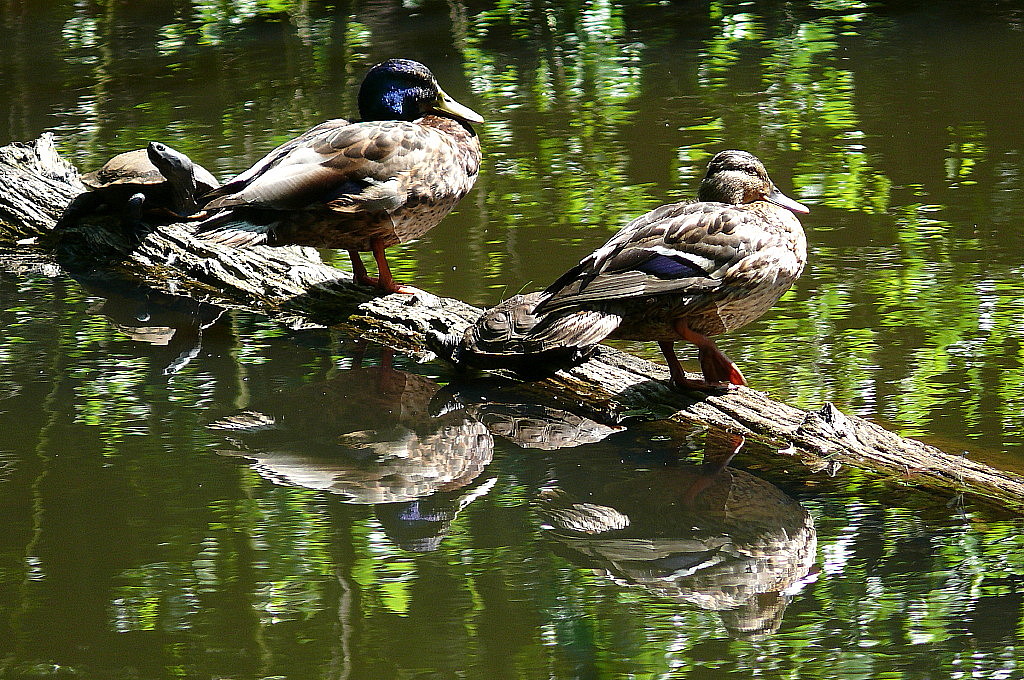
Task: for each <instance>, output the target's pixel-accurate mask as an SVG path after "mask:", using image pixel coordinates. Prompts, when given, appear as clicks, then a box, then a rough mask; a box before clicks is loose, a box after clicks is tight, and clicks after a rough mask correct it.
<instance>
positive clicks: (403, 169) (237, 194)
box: [206, 121, 459, 212]
mask: <svg viewBox="0 0 1024 680" xmlns="http://www.w3.org/2000/svg"><path fill="white" fill-rule="evenodd" d="M341 122H343V121H337V122H336V121H328V122H327V123H321V124H320V125H319V126H317V127H315V128H313V129H311V130H309V131H308V132H306V133H305V134H303V135H302V136H300V137H298V138H296V139H294V140H292V141H291V142H287V143H285V144H283V145H281V146H280V147H278V148H277V149H275V150H274V151H272V152H271V153H270V154H268V155H267V157H265V158H264V159H263V160H261V161H260V162H259V163H257V164H256V165H255V166H253V167H252V168H250V169H249V170H248V171H246V172H245V173H242V175H240V176H239V177H238V178H236V179H235V180H232V182H230V183H229V184H228V185H226V186H225V187H224V189H223V190H221V191H219V192H218V196H217V197H215V198H214V199H213V200H211V201H210V202H209V203H207V205H206V208H207V209H208V210H213V209H219V208H234V207H247V208H260V209H270V210H301V209H305V208H309V207H314V206H324V207H327V208H329V209H331V210H335V211H340V212H361V211H367V212H379V211H383V210H388V211H390V210H394V209H395V208H397V207H399V206H401V205H403V204H404V203H405V201H406V199H407V198H408V195H409V193H410V191H413V190H414V189H415V188H416V187H418V186H421V185H422V186H428V185H429V184H430V182H420V181H419V179H418V178H417V177H416V176H415V175H416V174H417V173H420V174H422V173H424V172H429V171H430V168H438V167H440V168H447V167H451V165H454V164H457V163H458V160H459V154H458V150H457V149H456V148H455V144H454V143H453V142H452V141H451V140H449V139H448V138H447V136H446V135H445V134H444V133H443V132H440V131H439V130H437V129H435V128H432V127H428V126H423V125H419V124H416V123H409V122H405V121H372V122H363V123H348V124H344V125H342V124H339V123H341ZM232 185H234V186H232ZM225 191H228V192H230V193H225Z"/></svg>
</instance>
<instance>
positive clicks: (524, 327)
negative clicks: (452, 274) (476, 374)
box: [454, 291, 593, 372]
mask: <svg viewBox="0 0 1024 680" xmlns="http://www.w3.org/2000/svg"><path fill="white" fill-rule="evenodd" d="M543 295H544V293H543V292H540V291H538V292H535V293H527V294H526V295H514V296H512V297H510V298H509V299H507V300H505V301H503V302H501V303H500V304H498V305H495V306H494V307H491V308H490V309H487V310H486V311H484V313H483V314H481V315H480V318H478V319H477V320H476V323H474V324H473V325H472V326H470V327H469V328H467V329H466V332H465V333H464V334H463V336H462V338H461V339H460V340H459V343H458V347H457V348H456V350H455V352H454V354H455V360H456V362H457V363H459V364H460V365H465V366H473V367H477V368H510V369H514V370H517V371H520V372H524V371H525V372H534V371H539V372H544V371H547V370H549V369H550V368H551V367H553V366H556V365H561V366H564V365H567V364H572V363H577V362H579V361H581V360H583V359H585V358H586V357H587V356H589V354H590V353H591V351H592V349H593V348H592V347H589V346H587V347H580V346H577V345H566V346H552V345H550V344H549V343H546V342H543V341H539V340H538V339H537V338H535V337H531V334H530V332H531V331H532V330H533V329H534V328H535V327H536V326H537V325H538V324H540V323H541V321H543V320H544V318H545V315H543V314H542V315H537V314H534V311H533V310H534V308H536V306H537V304H538V303H539V302H540V301H541V299H542V296H543Z"/></svg>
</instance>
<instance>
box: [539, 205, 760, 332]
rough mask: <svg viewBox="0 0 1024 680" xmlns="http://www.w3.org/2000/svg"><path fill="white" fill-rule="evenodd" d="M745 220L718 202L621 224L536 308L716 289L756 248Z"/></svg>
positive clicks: (675, 207)
mask: <svg viewBox="0 0 1024 680" xmlns="http://www.w3.org/2000/svg"><path fill="white" fill-rule="evenodd" d="M750 219H751V216H750V215H749V214H748V213H747V212H745V211H743V210H737V209H733V208H730V207H729V206H727V205H725V204H722V203H676V204H673V205H667V206H662V207H661V208H658V209H657V210H653V211H651V212H650V213H647V214H646V215H643V216H641V217H639V218H637V219H636V220H634V221H633V222H632V223H630V224H628V225H626V227H624V228H623V229H622V230H621V231H620V232H619V233H618V234H616V235H615V236H613V237H612V238H611V239H610V240H609V241H608V242H607V243H606V244H605V245H603V246H601V247H600V248H598V249H597V250H596V251H594V253H593V254H591V255H590V256H589V257H587V258H585V259H584V260H583V261H582V262H580V264H579V265H577V266H576V267H574V268H572V269H570V270H569V271H568V272H566V273H565V274H564V275H562V276H561V277H560V278H559V279H558V280H557V281H555V283H553V284H552V285H551V286H549V287H548V289H547V290H546V292H547V293H548V295H549V297H548V298H547V299H546V300H545V301H544V302H543V303H542V304H541V305H540V306H538V311H539V312H550V311H553V310H555V309H560V308H564V307H571V306H576V305H585V304H587V303H592V302H601V301H610V300H622V299H626V298H634V297H645V296H653V295H665V294H670V293H671V294H682V295H694V296H698V295H701V294H704V293H707V292H708V291H711V290H714V289H717V288H719V287H720V286H722V285H723V282H724V281H725V279H726V274H727V273H728V272H729V271H730V270H731V269H732V268H734V267H735V265H736V264H737V263H739V262H740V261H741V260H743V258H745V257H746V256H748V255H749V254H750V253H751V252H752V250H753V249H755V248H756V244H755V243H752V242H751V238H750V233H752V232H753V230H752V229H748V228H745V227H747V226H748V225H747V223H748V221H749V220H750Z"/></svg>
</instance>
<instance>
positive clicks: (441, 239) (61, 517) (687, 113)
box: [0, 0, 1024, 679]
mask: <svg viewBox="0 0 1024 680" xmlns="http://www.w3.org/2000/svg"><path fill="white" fill-rule="evenodd" d="M0 25H2V27H3V30H4V41H3V42H2V44H0V82H2V83H3V84H4V89H5V93H4V97H3V98H0V113H2V115H0V143H6V142H8V141H11V140H28V139H33V138H35V137H37V136H38V135H39V134H40V133H42V132H44V131H52V132H54V133H55V134H56V136H57V139H58V145H59V147H60V148H61V150H62V152H63V153H65V154H66V155H67V156H68V157H69V158H71V159H72V160H73V161H74V162H75V163H76V164H78V165H79V166H80V167H81V168H83V169H90V168H92V167H95V166H96V165H98V164H100V163H102V162H103V161H104V160H105V159H106V158H108V157H109V156H111V155H113V154H114V153H117V152H120V151H123V150H127V149H131V148H136V147H139V146H142V145H144V143H145V142H147V141H149V140H151V139H158V140H160V141H164V142H167V143H169V144H171V145H173V146H175V147H177V148H180V149H182V150H184V151H186V152H188V153H189V154H190V155H191V156H192V157H193V158H195V159H196V160H199V161H200V162H202V163H203V164H205V165H206V166H207V167H209V168H210V169H211V170H213V171H214V172H215V173H216V174H218V175H220V176H221V177H227V176H230V175H232V174H234V173H236V172H239V171H241V170H243V169H245V168H246V167H248V166H249V165H250V164H251V163H252V162H253V161H255V160H256V159H257V158H259V157H260V156H261V155H262V154H263V153H264V152H265V151H267V150H269V149H270V148H272V147H273V146H274V145H276V144H277V143H280V142H281V141H283V140H285V139H287V138H288V137H290V136H292V135H294V134H296V133H298V132H300V131H302V130H304V129H305V128H307V127H309V126H311V125H312V124H315V123H316V122H319V121H321V120H324V119H326V118H332V117H338V116H345V115H352V112H353V111H354V91H355V88H356V86H357V85H358V82H359V80H360V78H361V77H362V74H363V73H364V72H365V70H366V68H367V67H368V66H369V65H371V64H373V63H375V62H377V61H379V60H381V59H384V58H387V57H390V56H406V57H411V58H415V59H419V60H421V61H423V62H424V63H426V64H428V65H429V66H430V67H431V68H432V69H433V70H434V72H435V73H436V74H437V75H438V77H439V79H440V81H441V83H442V85H443V86H444V87H445V89H446V90H447V91H448V92H450V93H451V94H452V95H454V96H455V97H456V98H457V99H459V100H460V101H462V102H464V103H466V104H468V105H470V106H472V107H473V108H475V109H477V110H479V111H480V112H481V113H483V114H484V116H485V118H486V119H487V123H485V124H484V125H483V126H480V128H479V130H480V133H481V138H482V142H483V148H484V154H485V155H484V168H483V171H482V173H481V176H480V179H479V182H478V183H477V187H476V188H475V189H474V191H473V192H472V193H471V194H470V195H469V196H468V197H467V198H466V199H465V200H464V201H463V202H462V203H461V204H460V206H459V207H458V209H457V211H456V212H455V213H453V214H452V215H451V216H449V217H448V218H446V219H445V221H444V222H443V223H442V224H441V225H440V226H438V227H437V228H436V229H434V230H433V231H432V232H430V234H429V235H428V236H427V237H426V238H425V239H423V240H421V241H420V242H417V243H413V244H410V245H407V246H404V247H401V248H396V249H395V255H394V256H393V257H392V263H393V264H394V265H395V269H396V275H397V276H399V277H400V278H401V280H403V281H409V282H413V283H415V285H417V286H420V287H422V288H425V289H427V290H430V291H432V292H435V293H438V294H442V295H448V296H453V297H459V298H462V299H466V300H468V301H470V302H473V303H477V304H493V303H495V302H497V301H498V300H500V299H502V298H503V297H507V296H508V295H511V294H513V293H515V292H518V291H520V290H533V289H536V288H540V287H542V286H544V285H546V284H547V283H549V282H550V281H551V280H552V279H553V278H554V277H555V276H557V275H558V274H559V273H561V272H562V271H564V270H565V269H566V268H567V267H569V266H570V265H572V264H574V263H575V262H576V261H578V260H579V258H580V257H582V256H583V255H585V254H587V253H589V252H590V251H591V250H592V249H593V248H595V247H596V246H598V245H600V244H601V243H602V242H603V241H604V240H605V239H607V238H608V236H609V235H610V234H611V233H613V232H614V231H615V230H617V229H618V228H619V227H620V226H621V225H622V224H624V223H625V222H627V221H628V220H629V219H631V218H632V217H635V216H637V215H639V214H641V213H643V212H645V211H646V210H649V209H651V208H653V207H655V206H657V205H659V204H662V203H665V202H669V201H675V200H680V199H683V198H686V197H689V196H691V195H692V193H693V192H694V189H695V186H696V182H697V181H698V180H699V177H700V176H701V174H702V172H703V167H704V165H705V164H706V162H707V160H708V159H709V158H710V156H711V155H712V154H713V153H715V152H716V151H718V150H721V149H723V148H743V149H747V150H750V151H752V152H754V153H756V154H757V155H758V156H759V157H761V158H762V159H763V160H764V162H765V164H766V166H767V167H768V169H769V171H770V172H771V174H772V177H773V178H774V179H775V181H776V182H777V183H778V184H779V185H780V187H781V188H782V189H783V190H784V191H786V192H787V193H789V194H790V195H792V196H794V197H795V198H798V199H799V200H801V201H802V202H804V203H806V204H807V205H808V206H810V207H811V209H812V212H811V214H810V215H808V216H806V217H805V218H804V220H803V221H804V224H805V227H806V229H807V232H808V243H809V247H810V263H809V265H808V269H807V271H806V272H805V274H804V276H803V278H802V279H801V280H800V281H799V282H798V284H797V285H796V286H795V287H794V289H793V290H792V291H791V292H790V293H789V294H787V296H786V297H785V298H784V299H783V300H782V301H781V302H780V303H779V304H778V305H777V306H776V307H775V308H774V309H773V310H772V311H771V312H770V313H769V314H768V315H767V316H766V317H765V318H763V319H762V320H760V321H759V322H757V323H755V324H753V325H752V326H750V327H748V328H745V329H743V330H741V331H739V332H737V333H735V334H733V335H732V336H728V337H725V338H723V339H722V340H721V342H720V343H719V344H720V345H721V346H722V348H723V349H724V350H725V351H726V352H727V353H729V354H730V355H731V356H732V357H733V358H735V359H736V360H737V362H738V363H739V364H740V366H741V367H742V368H743V371H744V373H745V375H746V376H747V378H748V380H749V381H750V383H751V384H752V386H754V387H756V388H758V389H763V390H767V391H769V392H771V393H772V394H774V395H776V396H777V397H779V398H780V399H782V400H784V401H787V402H790V403H794V404H797V405H801V406H805V407H818V406H820V405H821V403H822V402H823V401H826V400H830V401H834V402H836V403H837V404H839V405H840V406H841V407H842V408H843V409H844V410H847V411H851V412H855V413H858V414H860V415H864V416H866V417H869V418H873V419H876V420H878V421H881V422H884V423H886V424H887V425H888V426H890V427H892V428H893V429H896V430H898V431H900V432H902V433H904V434H907V435H913V436H918V437H921V438H924V439H927V440H930V441H933V442H935V443H938V444H939V445H940V446H942V447H943V448H945V449H946V450H948V451H952V452H956V451H961V450H963V451H966V452H968V453H967V454H966V455H970V456H976V457H982V458H985V459H988V460H994V461H997V462H1000V463H1001V464H1003V465H1005V466H1008V467H1020V463H1021V457H1022V456H1024V435H1022V430H1024V389H1022V386H1024V350H1022V336H1024V302H1022V300H1024V282H1022V273H1024V255H1022V253H1024V237H1022V235H1021V234H1022V231H1021V229H1020V225H1021V224H1022V223H1024V207H1022V205H1024V203H1022V199H1024V132H1022V130H1024V125H1022V123H1024V114H1022V113H1021V110H1022V104H1024V73H1022V72H1021V69H1020V68H1019V65H1020V64H1021V63H1022V60H1024V11H1022V10H1021V9H1020V8H1019V7H1018V6H1017V4H1015V3H1010V2H1003V3H968V2H963V3H957V2H931V3H923V2H922V3H914V2H898V3H882V4H872V5H868V4H866V3H857V2H845V1H842V0H838V1H828V0H819V1H818V2H812V3H790V4H784V3H767V2H764V3H762V2H748V3H719V2H713V3H707V2H679V3H675V2H662V3H659V2H617V3H615V2H579V3H576V2H545V1H537V2H517V1H515V0H513V1H511V2H503V3H485V2H470V3H459V2H447V3H442V2H417V1H415V0H414V1H412V2H408V1H407V2H405V3H399V2H389V1H384V0H381V1H378V2H364V3H331V2H316V1H315V0H310V1H307V2H294V1H290V0H277V1H272V0H253V1H252V2H243V1H241V0H234V1H228V0H224V1H220V2H215V1H199V0H193V1H191V2H190V1H187V0H175V1H173V2H155V1H149V2H145V1H132V2H117V1H115V0H97V1H94V2H69V1H63V2H61V1H54V2H37V1H35V0H21V1H18V0H0ZM345 260H346V258H345V257H344V256H343V255H342V256H341V257H338V258H337V262H338V263H339V264H340V265H343V266H344V265H345ZM0 328H2V329H3V332H2V337H0V518H2V520H3V529H2V530H0V677H3V678H42V677H55V678H65V677H80V678H126V679H127V678H164V677H166V678H254V679H255V678H296V679H300V678H369V679H378V678H382V679H383V678H456V677H458V678H487V679H490V678H522V679H533V678H696V679H703V678H726V677H728V678H743V679H746V678H755V677H762V678H850V679H860V678H864V679H869V678H871V679H873V678H914V679H917V678H921V679H925V678H929V679H930V678H943V679H945V678H967V677H971V678H991V679H1001V678H1021V677H1024V652H1022V651H1021V645H1022V644H1024V632H1022V631H1024V622H1022V610H1021V608H1022V604H1024V596H1022V595H1021V593H1022V591H1024V545H1022V543H1024V541H1022V539H1021V537H1020V530H1021V522H1020V520H1018V519H1014V518H1003V517H999V516H995V515H993V514H992V513H989V512H985V511H983V510H982V509H980V508H978V507H976V506H975V505H974V504H972V503H971V502H969V501H965V500H964V499H961V498H958V497H945V496H935V495H927V494H921V493H917V492H914V491H913V490H909V489H905V488H902V487H900V486H897V485H893V484H888V483H883V482H879V481H878V480H875V479H872V478H870V477H867V476H864V475H859V474H855V473H850V472H848V471H844V470H841V471H839V473H838V474H837V475H836V476H835V477H831V478H826V477H821V476H811V475H809V474H808V471H806V470H801V469H799V466H798V465H797V464H796V463H794V462H792V461H790V460H788V459H786V458H782V457H780V458H777V459H775V460H776V462H772V463H766V462H764V461H765V460H771V459H770V458H766V457H764V456H763V455H755V454H757V449H756V447H755V446H751V445H748V448H747V449H745V450H744V451H741V453H740V454H739V455H738V456H737V457H736V458H735V459H734V460H733V461H732V462H731V464H730V467H729V468H727V469H725V470H723V471H718V472H715V462H716V461H721V460H722V456H723V455H724V453H725V452H726V451H727V450H728V446H729V444H728V442H725V441H723V440H722V437H721V436H720V435H719V434H717V433H705V432H702V431H694V432H688V431H680V430H678V429H672V428H669V427H666V426H664V425H662V424H658V423H632V424H630V425H629V426H628V427H626V428H625V429H620V430H615V431H612V430H609V429H607V428H603V427H601V426H598V425H596V424H593V423H587V422H585V421H581V420H580V418H579V417H578V416H575V415H573V414H569V413H566V412H565V411H564V409H565V408H566V405H564V404H562V405H560V404H555V405H548V406H549V408H548V409H547V410H543V409H540V408H538V407H536V406H530V405H524V404H523V403H522V401H523V400H522V398H521V397H520V396H517V395H516V394H515V393H514V392H509V391H508V390H504V391H498V392H487V393H485V394H483V395H481V394H477V393H471V392H467V391H465V390H463V391H462V392H461V393H460V392H459V389H458V388H457V386H454V385H449V383H450V382H451V381H452V380H453V378H454V376H453V374H452V373H451V372H450V371H449V370H448V369H447V368H446V367H445V366H442V365H438V364H429V363H428V364H415V363H412V362H411V361H410V360H407V359H405V358H404V357H401V356H396V357H394V358H390V357H389V356H388V354H387V352H386V351H384V350H383V349H382V348H379V347H373V346H370V347H363V346H359V345H357V344H355V343H353V342H352V341H351V340H349V339H346V338H342V337H339V336H337V335H335V334H332V333H330V332H328V331H322V330H304V331H297V330H290V329H286V328H282V327H280V326H277V325H275V324H272V323H270V322H267V321H266V320H264V319H261V318H259V317H255V316H252V315H247V314H234V313H228V312H225V313H222V312H221V310H218V309H215V308H212V307H209V306H203V305H196V304H190V303H189V302H188V301H184V300H179V299H167V298H164V297H160V296H154V295H147V294H146V293H145V292H144V291H135V292H131V291H111V290H105V289H97V288H94V287H86V286H83V285H82V284H80V283H78V282H76V281H73V280H71V279H68V278H65V277H60V276H56V277H46V276H43V275H41V274H31V275H26V274H17V273H14V272H12V271H0ZM624 346H625V347H626V348H627V349H629V350H630V351H634V352H636V353H639V354H643V355H645V356H649V357H651V358H655V359H656V350H655V348H653V347H650V346H646V345H643V344H635V345H633V344H627V345H624ZM484 397H486V401H482V398H484ZM242 412H244V413H246V414H247V415H239V414H240V413H242ZM257 413H258V414H260V415H257ZM241 419H248V422H253V421H254V420H255V419H262V420H261V422H265V423H269V422H270V419H273V421H274V423H275V424H276V427H273V428H271V427H267V428H265V429H263V430H261V431H258V432H240V431H238V430H233V429H230V425H231V424H232V423H233V422H235V423H237V422H239V420H241ZM211 424H213V425H214V427H210V425H211ZM566 443H572V444H576V445H575V446H569V447H562V448H558V446H559V445H560V444H566ZM705 462H706V464H705ZM702 465H703V466H702ZM627 518H628V519H627ZM627 522H628V526H626V524H627ZM598 523H602V526H605V527H617V528H614V529H609V530H608V531H607V532H605V533H603V534H601V535H596V534H588V533H586V531H594V530H595V529H594V527H595V526H597V524H598ZM572 528H575V529H577V531H575V532H574V531H571V529H572ZM582 529H586V531H582Z"/></svg>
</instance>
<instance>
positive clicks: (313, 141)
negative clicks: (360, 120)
mask: <svg viewBox="0 0 1024 680" xmlns="http://www.w3.org/2000/svg"><path fill="white" fill-rule="evenodd" d="M349 125H351V123H350V122H349V121H347V120H345V119H344V118H333V119H331V120H326V121H324V122H322V123H320V124H319V125H314V126H313V127H311V128H310V129H308V130H306V131H305V132H303V133H302V134H301V135H299V136H298V137H294V138H292V139H289V140H288V141H287V142H285V143H284V144H281V145H280V146H278V147H276V148H275V149H274V150H273V151H271V152H270V153H268V154H267V155H265V156H264V157H263V158H261V159H260V160H258V161H256V163H254V164H253V166H252V167H251V168H249V169H248V170H246V171H245V172H243V173H241V174H239V175H236V176H235V177H233V178H232V179H231V180H230V181H228V182H225V183H224V184H222V185H221V186H220V187H217V188H216V189H213V190H212V191H210V192H207V194H206V195H205V196H204V199H205V200H206V202H207V203H208V204H209V203H212V202H213V201H214V200H215V199H218V198H221V197H223V196H229V195H231V194H234V193H236V192H238V191H241V190H242V189H244V188H245V187H247V186H248V185H249V184H251V183H252V182H253V180H255V179H256V178H257V177H259V176H261V175H263V174H264V173H265V172H267V171H268V170H270V169H271V168H274V167H277V166H278V165H280V164H281V163H282V162H285V161H286V159H291V162H294V157H293V156H292V152H294V151H295V150H296V149H301V148H303V147H310V146H314V145H317V143H318V141H319V140H321V139H322V138H325V137H329V136H330V135H332V134H333V133H334V132H335V131H336V130H338V129H340V128H343V127H347V126H349Z"/></svg>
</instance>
